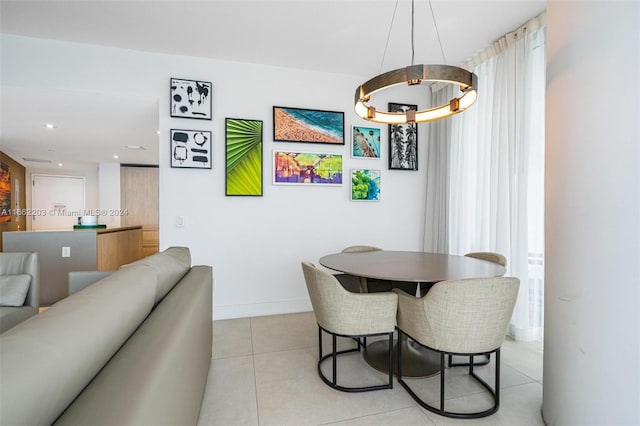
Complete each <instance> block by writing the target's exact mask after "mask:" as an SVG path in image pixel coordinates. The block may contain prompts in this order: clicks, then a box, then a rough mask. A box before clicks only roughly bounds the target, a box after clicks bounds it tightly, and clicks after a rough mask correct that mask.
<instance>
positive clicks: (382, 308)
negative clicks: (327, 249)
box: [302, 262, 398, 392]
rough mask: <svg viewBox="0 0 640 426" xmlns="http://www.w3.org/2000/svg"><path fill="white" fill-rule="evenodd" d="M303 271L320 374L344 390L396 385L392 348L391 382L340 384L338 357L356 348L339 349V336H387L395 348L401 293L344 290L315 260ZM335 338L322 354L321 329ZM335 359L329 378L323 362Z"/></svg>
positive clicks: (337, 387) (390, 360)
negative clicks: (311, 312)
mask: <svg viewBox="0 0 640 426" xmlns="http://www.w3.org/2000/svg"><path fill="white" fill-rule="evenodd" d="M302 272H303V273H304V278H305V282H306V284H307V290H308V292H309V297H310V298H311V304H312V305H313V312H314V314H315V317H316V322H317V324H318V374H319V375H320V378H321V379H322V381H323V382H324V383H325V384H327V385H328V386H330V387H332V388H334V389H337V390H340V391H343V392H362V391H372V390H378V389H391V388H393V368H392V367H393V361H392V356H393V354H392V351H389V382H388V384H384V385H372V386H366V387H346V386H341V385H339V384H338V383H337V358H338V355H343V354H346V353H350V352H356V351H359V350H360V347H361V345H360V344H359V343H358V344H357V346H356V348H353V349H345V350H342V351H337V350H336V337H337V336H340V337H347V338H354V339H359V338H361V337H369V336H386V337H387V338H388V340H389V347H393V331H394V328H395V324H396V313H397V308H398V296H397V295H396V294H395V293H391V292H389V293H375V294H356V293H351V292H348V291H347V290H345V289H344V288H343V287H342V286H341V285H340V283H339V282H338V280H337V279H336V277H335V276H333V275H331V274H329V273H327V272H324V271H321V270H319V269H317V268H316V267H315V265H313V264H312V263H309V262H302ZM323 331H324V332H326V333H328V334H330V335H331V337H332V352H331V353H329V354H327V355H324V354H323V353H322V332H323ZM327 359H332V362H333V376H332V378H331V380H330V379H328V378H327V377H326V376H325V375H324V373H323V372H322V368H321V367H322V363H323V362H324V361H325V360H327Z"/></svg>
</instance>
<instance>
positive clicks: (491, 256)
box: [449, 251, 507, 367]
mask: <svg viewBox="0 0 640 426" xmlns="http://www.w3.org/2000/svg"><path fill="white" fill-rule="evenodd" d="M465 256H467V257H473V258H475V259H480V260H486V261H488V262H492V263H497V264H498V265H500V266H505V267H506V266H507V258H506V257H504V256H503V255H501V254H500V253H494V252H492V251H474V252H471V253H467V254H465ZM490 361H491V358H490V357H489V356H485V357H484V359H483V360H481V361H476V360H475V359H474V358H473V357H471V358H470V360H469V362H473V363H474V365H475V366H476V367H477V366H480V365H487V364H489V362H490ZM469 362H453V356H451V355H449V367H468V366H469Z"/></svg>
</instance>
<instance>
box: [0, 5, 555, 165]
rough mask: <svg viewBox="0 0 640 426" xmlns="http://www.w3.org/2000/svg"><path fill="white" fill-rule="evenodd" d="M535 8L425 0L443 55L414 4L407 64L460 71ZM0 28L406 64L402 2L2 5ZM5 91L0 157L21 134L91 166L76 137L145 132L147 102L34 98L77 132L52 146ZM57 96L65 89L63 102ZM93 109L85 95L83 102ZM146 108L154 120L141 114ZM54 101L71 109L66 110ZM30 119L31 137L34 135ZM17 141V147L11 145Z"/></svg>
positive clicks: (373, 67)
mask: <svg viewBox="0 0 640 426" xmlns="http://www.w3.org/2000/svg"><path fill="white" fill-rule="evenodd" d="M545 4H546V3H545V0H502V1H484V0H474V1H455V0H432V3H431V5H432V8H433V13H434V15H435V21H436V24H437V27H438V30H439V34H440V39H441V41H442V48H443V49H442V50H443V51H444V56H445V58H444V59H443V54H442V52H441V50H440V47H439V44H438V37H437V34H436V32H435V27H434V22H433V19H432V16H431V11H430V8H429V2H428V1H426V0H416V1H415V14H414V16H415V18H414V19H415V21H414V22H415V36H414V45H415V59H414V62H415V63H448V64H453V65H459V64H461V63H463V62H464V61H465V60H467V59H468V58H470V57H471V56H473V55H474V54H475V53H477V52H478V51H480V50H482V49H484V48H485V47H487V46H488V45H490V44H491V43H493V42H494V41H495V40H497V39H498V38H499V37H500V36H502V35H504V34H506V33H507V32H509V31H512V30H514V29H516V28H517V27H519V26H520V25H522V24H523V23H525V22H526V21H527V20H528V19H530V18H532V17H534V16H536V15H537V14H539V13H540V12H542V11H543V10H544V8H545ZM396 5H397V7H396ZM394 12H395V13H394ZM0 31H1V32H2V33H7V34H15V35H23V36H30V37H38V38H52V39H59V40H66V41H73V42H81V43H90V44H99V45H105V46H114V47H121V48H127V49H134V50H142V51H150V52H161V53H169V54H177V55H188V56H202V57H210V58H216V59H223V60H231V61H240V62H253V63H261V64H269V65H275V66H283V67H290V68H300V69H311V70H317V71H325V72H336V73H344V74H351V75H356V76H359V77H362V78H363V79H366V78H369V77H371V76H373V75H376V74H378V73H380V72H382V71H388V70H391V69H395V68H400V67H404V66H406V65H409V64H410V63H411V38H410V36H411V1H409V0H399V1H396V0H341V1H330V0H324V1H321V0H297V1H275V0H256V1H245V0H235V1H222V0H200V1H190V0H182V1H167V0H156V1H151V0H135V1H134V0H129V1H113V0H84V1H61V0H46V1H24V0H19V1H15V0H1V3H0ZM445 59H446V60H445ZM354 89H355V88H354ZM8 92H11V91H7V90H4V88H3V91H2V98H1V102H2V117H1V118H2V123H0V124H1V125H2V134H1V137H2V141H1V142H2V146H3V150H5V151H7V153H8V154H9V155H11V153H10V152H9V151H11V149H12V148H13V147H14V144H17V143H20V146H22V147H23V148H24V146H25V145H24V141H25V140H27V138H28V140H30V141H33V142H35V144H36V146H37V147H38V148H37V149H38V151H37V152H34V153H33V155H32V154H29V155H30V156H42V155H43V154H45V155H46V153H45V152H44V151H43V149H47V150H49V149H54V150H56V151H57V150H60V151H61V150H62V149H61V148H60V147H61V146H62V145H63V144H62V140H64V143H66V144H67V145H69V146H71V145H74V144H77V143H80V145H79V147H80V148H73V149H71V148H70V149H71V150H72V151H73V152H76V153H78V154H80V155H81V156H82V157H81V159H84V160H87V161H95V160H93V158H92V157H91V152H88V151H87V150H86V149H83V148H82V147H83V146H86V141H87V137H86V135H87V134H89V135H91V136H92V137H100V138H101V140H100V143H101V144H103V145H102V146H104V147H106V148H109V149H110V150H111V151H113V150H115V149H116V148H117V147H119V148H120V149H121V148H122V146H123V144H122V143H120V144H119V145H118V144H117V143H116V142H115V141H120V140H122V139H121V136H122V134H115V135H110V134H109V132H110V131H112V130H114V129H119V130H121V131H126V132H129V134H136V135H141V136H139V137H140V138H141V140H144V139H145V138H147V137H148V136H142V135H145V134H146V133H144V132H148V130H149V128H150V127H152V128H153V130H154V131H155V129H156V128H157V115H158V114H157V102H155V104H154V102H152V101H148V102H145V101H139V102H127V104H128V105H131V106H132V108H134V111H131V112H127V111H123V103H122V102H118V100H117V99H111V100H109V99H105V100H104V102H103V107H104V108H106V109H107V110H104V111H98V110H95V111H94V114H90V113H89V112H87V111H84V108H83V107H82V105H83V103H82V100H81V99H79V100H78V101H77V102H64V103H61V102H59V100H57V99H56V97H57V96H60V94H59V93H48V94H47V93H44V94H43V93H40V94H39V96H40V98H42V96H51V97H52V99H50V101H48V102H45V103H46V104H47V105H42V108H41V109H42V110H44V109H45V108H46V107H47V106H49V107H51V108H53V109H54V110H55V111H56V114H57V115H59V116H61V117H62V116H66V117H68V120H69V122H70V123H73V124H72V126H75V127H77V128H78V130H77V131H74V132H73V133H72V134H67V135H65V136H64V137H62V138H60V139H58V140H56V139H52V137H51V135H52V134H53V133H55V132H48V133H47V132H43V131H42V130H43V127H42V122H37V123H35V121H36V120H38V119H41V117H39V116H33V120H32V123H31V124H32V127H33V128H32V129H31V131H25V130H26V129H25V128H23V127H24V126H28V125H29V123H28V122H26V121H28V120H26V119H22V120H16V118H19V117H17V116H19V114H17V112H16V111H15V109H17V106H18V105H19V104H16V103H15V102H16V99H15V98H14V96H17V97H20V96H21V94H20V93H16V92H15V91H13V92H11V93H8ZM65 95H67V96H69V95H70V94H69V93H67V94H63V95H62V96H65ZM95 102H96V99H95V98H92V103H95ZM109 103H111V104H112V107H113V108H110V107H109V106H108V105H109ZM145 104H146V107H148V108H150V109H153V111H154V113H153V114H155V115H153V114H151V113H150V112H147V113H144V112H143V111H142V109H144V108H145ZM14 105H15V106H14ZM61 105H76V106H77V107H78V108H77V109H76V110H75V111H74V110H71V111H68V112H65V111H64V110H63V109H62V108H61ZM24 106H25V107H26V106H27V105H24ZM29 108H33V105H29ZM23 111H24V110H23ZM42 112H43V114H44V111H42ZM65 114H66V115H65ZM81 114H82V115H81ZM132 114H136V115H138V116H146V117H147V118H148V119H149V120H140V122H142V126H143V128H142V129H133V128H127V129H122V125H121V124H122V123H124V122H127V121H128V122H132V121H133V120H121V121H118V120H120V119H121V117H123V115H124V116H127V117H131V115H132ZM22 115H24V114H22ZM105 117H112V119H113V120H115V122H116V123H119V124H118V125H117V126H113V125H107V123H105V122H104V121H103V120H104V118H105ZM9 118H11V119H12V120H11V121H10V120H9ZM80 118H82V120H80ZM95 120H100V121H95ZM36 124H37V127H39V129H38V131H39V133H38V132H36V131H35V127H36ZM154 126H155V127H154ZM65 127H66V126H65ZM59 129H60V130H61V129H62V126H60V127H59ZM97 129H100V132H98V131H97ZM44 130H46V129H44ZM43 133H44V134H43ZM98 133H100V135H98ZM18 135H21V136H20V137H21V138H22V140H17V137H18ZM153 137H155V139H154V140H155V143H154V142H153V141H152V142H150V143H151V144H152V145H157V136H156V135H155V133H154V135H153V136H152V138H153ZM46 138H48V139H46ZM83 140H84V145H83V144H82V142H83ZM108 141H112V142H113V145H111V144H109V143H108ZM128 144H130V143H128ZM141 145H142V143H141ZM76 146H78V145H76ZM156 149H157V148H156ZM107 151H108V150H107ZM46 152H49V151H46ZM61 152H62V151H61ZM114 153H115V152H114ZM64 154H65V156H67V158H69V159H71V155H73V154H72V153H70V152H68V151H64ZM101 155H107V153H106V152H102V153H101ZM109 155H111V156H112V155H113V154H109ZM14 158H15V157H14ZM146 158H149V155H147V156H146ZM156 158H157V153H156ZM16 159H17V160H19V158H16ZM102 161H105V160H102ZM110 161H113V160H110ZM122 161H124V162H138V161H128V160H122Z"/></svg>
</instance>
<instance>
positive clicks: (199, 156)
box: [171, 129, 211, 169]
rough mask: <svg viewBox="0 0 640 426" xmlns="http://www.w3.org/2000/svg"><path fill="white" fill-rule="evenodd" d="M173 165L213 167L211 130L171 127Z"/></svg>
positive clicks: (200, 167)
mask: <svg viewBox="0 0 640 426" xmlns="http://www.w3.org/2000/svg"><path fill="white" fill-rule="evenodd" d="M171 167H179V168H187V169H210V168H211V132H209V131H206V130H181V129H171Z"/></svg>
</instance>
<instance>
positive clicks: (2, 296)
mask: <svg viewBox="0 0 640 426" xmlns="http://www.w3.org/2000/svg"><path fill="white" fill-rule="evenodd" d="M30 284H31V275H29V274H15V275H0V306H16V307H17V306H22V305H24V300H25V299H26V298H27V292H28V291H29V285H30Z"/></svg>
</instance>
